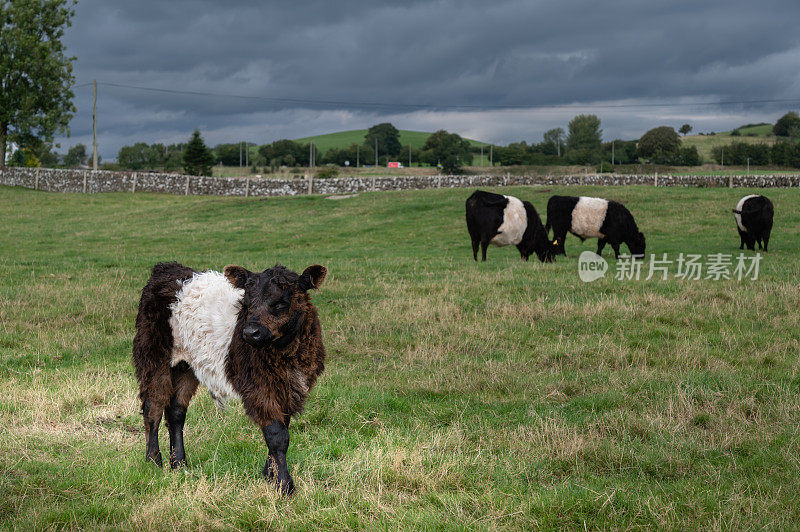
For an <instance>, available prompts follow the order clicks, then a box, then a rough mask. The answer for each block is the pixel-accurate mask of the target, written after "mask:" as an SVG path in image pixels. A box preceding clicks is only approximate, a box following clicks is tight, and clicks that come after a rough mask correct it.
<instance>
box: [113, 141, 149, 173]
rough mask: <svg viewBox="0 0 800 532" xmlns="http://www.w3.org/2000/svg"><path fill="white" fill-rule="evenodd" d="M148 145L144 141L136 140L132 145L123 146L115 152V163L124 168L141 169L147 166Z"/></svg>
mask: <svg viewBox="0 0 800 532" xmlns="http://www.w3.org/2000/svg"><path fill="white" fill-rule="evenodd" d="M149 150H150V146H148V145H147V143H145V142H137V143H136V144H134V145H133V146H123V147H121V148H120V149H119V153H117V164H119V167H120V168H123V169H126V170H143V169H144V168H146V167H147V166H148V151H149Z"/></svg>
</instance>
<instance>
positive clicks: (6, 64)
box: [0, 0, 76, 167]
mask: <svg viewBox="0 0 800 532" xmlns="http://www.w3.org/2000/svg"><path fill="white" fill-rule="evenodd" d="M75 4H76V0H28V1H24V2H23V1H7V0H3V1H0V167H3V166H5V160H6V146H7V144H8V143H9V142H16V143H18V144H20V145H27V144H28V142H26V140H28V139H30V138H31V137H35V138H38V139H41V140H44V141H47V142H51V141H52V140H53V137H54V136H55V134H56V133H64V132H68V129H67V128H68V126H69V121H70V119H71V118H72V114H73V113H74V112H75V106H74V105H73V104H72V98H73V96H74V95H73V93H72V90H70V87H71V86H72V84H73V83H74V81H75V77H74V76H73V74H72V62H73V61H74V60H75V58H74V57H67V56H66V55H65V54H64V44H63V43H62V42H61V38H62V37H63V35H64V29H65V28H67V27H69V26H70V24H71V19H72V16H73V15H74V14H75V10H74V6H75Z"/></svg>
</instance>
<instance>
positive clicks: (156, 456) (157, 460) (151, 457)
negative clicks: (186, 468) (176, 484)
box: [145, 451, 164, 467]
mask: <svg viewBox="0 0 800 532" xmlns="http://www.w3.org/2000/svg"><path fill="white" fill-rule="evenodd" d="M145 459H146V460H147V461H148V462H152V463H154V464H155V465H157V466H158V467H163V466H164V462H163V460H161V451H159V452H157V453H152V454H148V455H147V456H145Z"/></svg>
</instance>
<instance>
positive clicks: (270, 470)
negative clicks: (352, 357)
mask: <svg viewBox="0 0 800 532" xmlns="http://www.w3.org/2000/svg"><path fill="white" fill-rule="evenodd" d="M326 275H327V270H326V269H325V268H324V267H322V266H318V265H315V266H310V267H308V268H306V270H305V271H304V272H303V273H302V274H301V275H298V274H297V273H295V272H293V271H291V270H288V269H287V268H285V267H283V266H280V265H276V266H274V267H272V268H269V269H267V270H264V271H263V272H261V273H254V272H250V271H248V270H246V269H244V268H242V267H240V266H227V267H225V271H224V273H220V272H215V271H205V272H197V271H195V270H193V269H191V268H188V267H186V266H182V265H181V264H178V263H176V262H171V263H159V264H156V265H155V266H154V267H153V271H152V274H151V276H150V280H149V281H148V282H147V284H146V285H145V287H144V289H142V297H141V300H140V302H139V313H138V315H137V316H136V336H135V338H134V341H133V362H134V365H135V367H136V378H137V379H138V381H139V396H140V398H141V401H142V416H143V417H144V426H145V436H146V439H147V451H146V455H145V456H146V459H147V460H151V461H153V462H155V463H156V464H157V465H158V466H161V451H160V449H159V446H158V426H159V423H160V421H161V417H162V414H163V416H164V418H165V420H166V423H167V428H168V430H169V442H170V453H169V464H170V466H171V467H172V468H173V469H174V468H177V467H180V466H181V465H183V464H185V462H186V453H185V451H184V446H183V426H184V422H185V420H186V409H187V407H188V406H189V401H191V399H192V396H193V395H194V393H195V391H196V390H197V386H198V383H202V384H203V385H204V386H206V387H207V388H208V390H209V392H210V393H211V396H212V397H213V398H214V400H215V401H216V402H217V403H218V404H221V403H222V404H224V403H225V402H226V401H227V400H229V399H241V401H242V404H243V406H244V410H245V413H246V414H247V415H248V416H249V417H250V418H251V419H252V420H253V421H254V422H255V423H256V424H257V425H258V426H259V427H261V430H262V432H263V434H264V440H265V441H266V444H267V447H268V449H269V455H268V457H267V461H266V464H265V465H264V470H263V472H262V474H263V475H264V477H265V478H266V479H268V480H270V481H274V482H275V483H276V484H277V487H278V489H279V490H280V491H281V492H283V493H287V494H291V493H292V492H293V491H294V482H293V481H292V477H291V476H290V475H289V471H288V468H287V465H286V450H287V449H288V447H289V420H290V419H291V417H292V415H294V414H296V413H298V412H300V411H301V410H302V409H303V403H304V402H305V400H306V397H307V396H308V393H309V391H310V390H311V388H312V387H313V386H314V383H315V382H316V380H317V377H318V376H319V375H320V373H322V370H323V368H324V362H325V348H324V347H323V345H322V335H321V328H320V324H319V319H318V317H317V311H316V309H315V308H314V305H312V304H311V301H310V299H309V296H308V294H307V292H308V290H310V289H312V288H319V286H320V284H321V283H322V282H323V280H324V279H325V276H326Z"/></svg>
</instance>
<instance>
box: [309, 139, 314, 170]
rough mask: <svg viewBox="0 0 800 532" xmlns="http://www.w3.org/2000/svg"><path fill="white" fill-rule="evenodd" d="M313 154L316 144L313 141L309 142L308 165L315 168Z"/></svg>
mask: <svg viewBox="0 0 800 532" xmlns="http://www.w3.org/2000/svg"><path fill="white" fill-rule="evenodd" d="M313 155H314V144H313V143H309V145H308V167H309V168H313V167H314V159H313V157H312V156H313Z"/></svg>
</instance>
